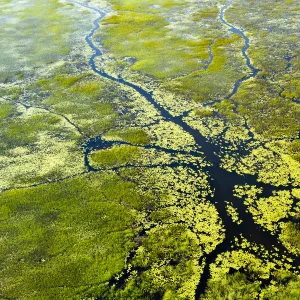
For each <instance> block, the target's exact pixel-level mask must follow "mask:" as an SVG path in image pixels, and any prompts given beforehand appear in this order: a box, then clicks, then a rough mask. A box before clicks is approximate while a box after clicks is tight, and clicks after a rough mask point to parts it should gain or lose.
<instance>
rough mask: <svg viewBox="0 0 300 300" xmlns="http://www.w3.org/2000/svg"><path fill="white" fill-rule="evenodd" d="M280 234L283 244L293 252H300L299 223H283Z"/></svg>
mask: <svg viewBox="0 0 300 300" xmlns="http://www.w3.org/2000/svg"><path fill="white" fill-rule="evenodd" d="M280 227H281V233H280V235H279V238H280V240H281V241H282V243H283V245H284V246H285V247H286V248H287V249H288V250H289V251H290V252H292V253H295V254H297V255H299V254H300V226H299V223H293V222H287V223H281V224H280Z"/></svg>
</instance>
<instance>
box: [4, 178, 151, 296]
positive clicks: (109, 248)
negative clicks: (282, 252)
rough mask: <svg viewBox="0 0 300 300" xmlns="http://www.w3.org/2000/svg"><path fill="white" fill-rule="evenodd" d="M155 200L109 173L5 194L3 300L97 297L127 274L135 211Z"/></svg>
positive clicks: (132, 245)
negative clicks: (116, 277)
mask: <svg viewBox="0 0 300 300" xmlns="http://www.w3.org/2000/svg"><path fill="white" fill-rule="evenodd" d="M112 187H113V190H114V192H112ZM149 197H150V196H146V195H144V196H141V195H139V194H138V193H137V192H136V191H135V187H134V184H133V183H129V182H124V181H122V180H121V179H120V178H118V177H117V176H115V175H113V174H108V173H105V174H104V173H99V174H93V175H88V176H87V175H85V176H81V177H78V178H75V179H71V180H67V181H64V182H62V183H54V184H50V185H42V186H39V187H36V188H27V189H21V190H13V191H9V192H4V193H2V194H0V206H1V209H0V216H1V217H0V220H1V225H0V232H1V243H0V252H1V271H0V273H1V275H0V277H1V287H0V291H1V295H6V297H9V298H24V299H25V298H27V299H53V298H55V299H70V298H74V297H78V298H82V297H87V295H93V296H96V295H98V291H97V289H98V288H97V287H98V286H99V285H101V283H104V282H106V281H108V280H109V279H110V278H111V277H112V276H114V275H116V274H117V273H119V272H120V271H121V270H122V269H123V268H124V261H125V258H126V257H127V255H128V253H129V251H130V250H131V249H132V248H133V247H134V245H135V244H134V242H133V240H132V239H133V237H134V236H135V235H136V234H137V233H138V231H139V230H140V229H139V225H138V223H137V220H138V212H137V211H136V209H135V208H138V207H141V206H143V205H144V204H145V203H147V201H152V200H151V197H150V198H149Z"/></svg>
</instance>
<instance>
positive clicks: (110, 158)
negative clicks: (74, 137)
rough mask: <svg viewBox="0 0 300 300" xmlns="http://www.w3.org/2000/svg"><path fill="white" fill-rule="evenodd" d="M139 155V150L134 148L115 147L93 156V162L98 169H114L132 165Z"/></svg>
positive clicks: (94, 153) (95, 153) (125, 146)
mask: <svg viewBox="0 0 300 300" xmlns="http://www.w3.org/2000/svg"><path fill="white" fill-rule="evenodd" d="M138 155H139V148H137V147H134V146H127V145H122V146H115V147H113V148H111V149H106V150H100V151H96V152H93V153H92V154H91V162H92V164H95V165H96V166H97V167H114V166H119V165H126V164H129V163H132V162H133V161H134V159H135V158H136V156H138Z"/></svg>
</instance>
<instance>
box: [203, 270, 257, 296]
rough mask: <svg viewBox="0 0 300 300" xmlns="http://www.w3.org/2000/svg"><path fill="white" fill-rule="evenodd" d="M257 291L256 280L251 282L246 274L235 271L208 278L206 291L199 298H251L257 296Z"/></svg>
mask: <svg viewBox="0 0 300 300" xmlns="http://www.w3.org/2000/svg"><path fill="white" fill-rule="evenodd" d="M258 291H259V283H258V282H251V281H249V280H248V279H247V278H246V275H244V274H242V273H239V272H236V273H235V274H234V275H227V276H225V278H222V279H217V280H213V279H211V280H209V283H208V287H207V291H206V293H205V295H204V296H203V297H201V300H202V299H203V300H231V299H239V300H253V299H255V298H256V297H257V296H258Z"/></svg>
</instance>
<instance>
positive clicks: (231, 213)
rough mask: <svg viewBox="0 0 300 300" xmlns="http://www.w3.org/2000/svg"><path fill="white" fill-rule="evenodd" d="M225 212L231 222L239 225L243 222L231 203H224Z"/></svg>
mask: <svg viewBox="0 0 300 300" xmlns="http://www.w3.org/2000/svg"><path fill="white" fill-rule="evenodd" d="M226 211H227V214H228V215H229V216H230V217H231V219H232V221H233V222H235V223H237V224H241V223H242V222H243V220H241V219H240V217H239V213H238V209H237V208H235V207H234V206H233V205H232V203H230V202H228V201H226Z"/></svg>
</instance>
